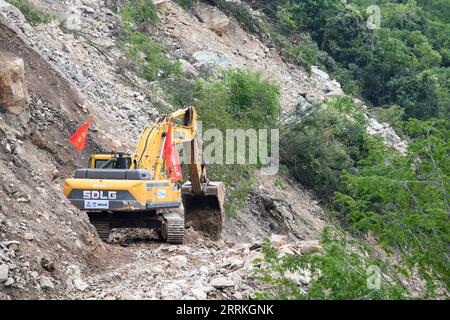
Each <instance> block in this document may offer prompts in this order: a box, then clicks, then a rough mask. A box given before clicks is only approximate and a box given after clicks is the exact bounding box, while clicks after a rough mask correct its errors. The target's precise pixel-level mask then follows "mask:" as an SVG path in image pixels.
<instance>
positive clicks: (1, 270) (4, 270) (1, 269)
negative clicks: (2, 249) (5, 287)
mask: <svg viewBox="0 0 450 320" xmlns="http://www.w3.org/2000/svg"><path fill="white" fill-rule="evenodd" d="M8 272H9V267H8V265H7V264H0V282H5V281H6V280H8Z"/></svg>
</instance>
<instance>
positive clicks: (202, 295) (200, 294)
mask: <svg viewBox="0 0 450 320" xmlns="http://www.w3.org/2000/svg"><path fill="white" fill-rule="evenodd" d="M191 293H192V295H193V296H194V298H195V299H197V300H206V298H207V297H208V295H207V294H206V292H204V291H203V290H201V289H198V288H194V289H191Z"/></svg>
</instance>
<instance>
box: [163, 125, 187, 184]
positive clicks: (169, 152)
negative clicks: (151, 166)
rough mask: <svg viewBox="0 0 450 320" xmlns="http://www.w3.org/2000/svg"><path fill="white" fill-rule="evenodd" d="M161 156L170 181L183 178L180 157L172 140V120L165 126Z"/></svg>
mask: <svg viewBox="0 0 450 320" xmlns="http://www.w3.org/2000/svg"><path fill="white" fill-rule="evenodd" d="M163 156H164V160H165V168H166V172H167V174H168V175H169V177H170V180H171V181H172V182H176V181H179V180H181V179H183V175H182V173H181V166H180V157H179V155H178V152H177V148H176V145H175V142H172V122H169V126H168V128H167V135H166V140H165V142H164V148H163Z"/></svg>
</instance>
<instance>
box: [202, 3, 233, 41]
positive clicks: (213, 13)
mask: <svg viewBox="0 0 450 320" xmlns="http://www.w3.org/2000/svg"><path fill="white" fill-rule="evenodd" d="M195 13H196V15H197V17H198V18H199V19H200V21H201V22H203V23H205V24H206V26H207V27H208V28H209V29H210V30H212V31H214V32H216V33H217V34H219V35H222V34H223V33H224V32H225V30H226V28H227V26H228V25H229V24H230V19H228V17H227V16H226V15H225V14H223V13H222V12H221V11H219V10H218V9H217V8H215V7H211V6H207V5H200V6H198V7H197V9H196V10H195Z"/></svg>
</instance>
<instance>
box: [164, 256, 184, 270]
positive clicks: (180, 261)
mask: <svg viewBox="0 0 450 320" xmlns="http://www.w3.org/2000/svg"><path fill="white" fill-rule="evenodd" d="M167 261H169V262H170V264H171V265H172V266H174V267H176V268H182V267H184V266H186V263H187V258H186V257H185V256H173V257H169V258H168V259H167Z"/></svg>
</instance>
